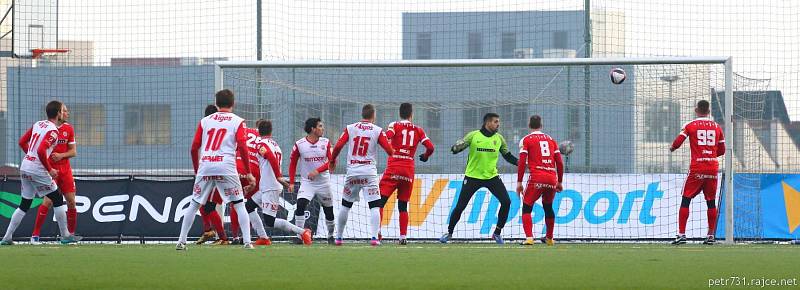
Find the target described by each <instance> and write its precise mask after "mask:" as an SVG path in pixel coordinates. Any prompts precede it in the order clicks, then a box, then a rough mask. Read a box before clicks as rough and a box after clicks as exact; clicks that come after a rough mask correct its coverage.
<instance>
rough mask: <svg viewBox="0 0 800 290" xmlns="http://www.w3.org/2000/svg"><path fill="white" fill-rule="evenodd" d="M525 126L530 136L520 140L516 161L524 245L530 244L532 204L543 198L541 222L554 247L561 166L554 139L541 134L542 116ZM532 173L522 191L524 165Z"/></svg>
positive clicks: (531, 236)
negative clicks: (555, 208) (555, 199)
mask: <svg viewBox="0 0 800 290" xmlns="http://www.w3.org/2000/svg"><path fill="white" fill-rule="evenodd" d="M528 127H529V128H530V129H531V133H530V134H528V135H527V136H525V137H523V138H522V140H520V141H519V162H517V193H518V194H520V195H522V228H523V230H525V241H524V242H523V243H522V244H523V245H533V220H532V219H531V212H533V204H534V203H535V202H536V200H538V199H539V197H541V198H542V207H543V208H544V221H545V225H546V227H547V234H546V235H545V237H546V242H547V245H548V246H552V245H553V243H554V242H553V228H554V226H555V218H556V213H555V211H554V210H553V199H554V198H555V196H556V192H560V191H561V190H562V187H561V182H562V180H563V178H564V163H563V161H562V160H561V151H559V150H558V144H557V143H556V140H554V139H553V138H551V137H550V136H549V135H547V134H545V133H542V117H540V116H539V115H533V116H531V118H530V120H529V122H528ZM526 163H527V165H528V169H529V170H530V172H531V174H530V176H529V177H528V185H527V186H525V190H524V191H523V187H522V179H523V177H524V176H525V164H526Z"/></svg>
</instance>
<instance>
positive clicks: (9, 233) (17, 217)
mask: <svg viewBox="0 0 800 290" xmlns="http://www.w3.org/2000/svg"><path fill="white" fill-rule="evenodd" d="M24 217H25V212H24V211H22V210H21V209H19V208H17V209H16V210H15V211H14V214H12V215H11V221H10V222H9V223H8V228H7V229H6V235H5V236H3V240H4V241H11V239H12V238H14V237H13V235H14V231H16V230H17V227H19V224H20V223H21V222H22V218H24Z"/></svg>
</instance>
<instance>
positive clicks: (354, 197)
mask: <svg viewBox="0 0 800 290" xmlns="http://www.w3.org/2000/svg"><path fill="white" fill-rule="evenodd" d="M359 192H361V193H362V194H363V195H364V200H365V201H366V202H373V201H376V200H379V199H381V192H380V190H378V176H377V175H357V176H347V177H345V181H344V190H342V199H344V200H346V201H349V202H356V201H359V195H358V193H359Z"/></svg>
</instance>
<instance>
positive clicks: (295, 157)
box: [289, 144, 300, 191]
mask: <svg viewBox="0 0 800 290" xmlns="http://www.w3.org/2000/svg"><path fill="white" fill-rule="evenodd" d="M299 160H300V150H298V149H297V144H294V146H292V154H291V155H289V184H290V185H292V184H294V176H295V174H297V162H298V161H299ZM290 191H291V190H290Z"/></svg>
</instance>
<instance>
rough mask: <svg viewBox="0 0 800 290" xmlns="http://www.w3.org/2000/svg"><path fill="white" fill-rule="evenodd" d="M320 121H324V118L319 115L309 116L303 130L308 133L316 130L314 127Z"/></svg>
mask: <svg viewBox="0 0 800 290" xmlns="http://www.w3.org/2000/svg"><path fill="white" fill-rule="evenodd" d="M320 122H322V119H320V118H317V117H314V118H308V120H306V125H305V127H303V130H304V131H306V134H311V130H314V128H316V127H317V125H318V124H319V123H320Z"/></svg>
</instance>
